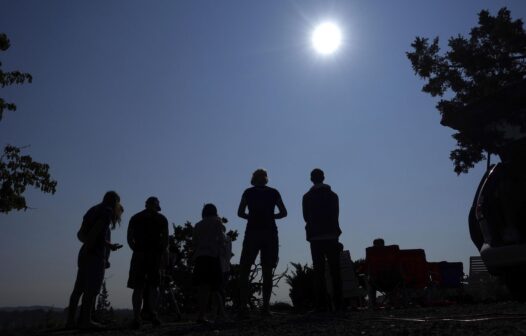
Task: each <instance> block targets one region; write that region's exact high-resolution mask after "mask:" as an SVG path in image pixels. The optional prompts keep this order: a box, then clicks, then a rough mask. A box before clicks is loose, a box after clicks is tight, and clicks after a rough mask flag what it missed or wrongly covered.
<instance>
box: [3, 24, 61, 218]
mask: <svg viewBox="0 0 526 336" xmlns="http://www.w3.org/2000/svg"><path fill="white" fill-rule="evenodd" d="M9 47H10V42H9V39H8V38H7V35H6V34H3V33H0V51H6V50H7V49H9ZM32 80H33V78H32V77H31V75H30V74H28V73H23V72H20V71H10V72H4V71H3V70H2V63H1V62H0V84H1V85H2V87H6V86H9V85H14V84H24V83H25V82H27V83H31V82H32ZM4 111H16V105H15V104H14V103H9V102H6V101H5V100H4V99H3V98H0V120H2V117H3V113H4ZM22 149H24V148H18V147H15V146H11V145H7V146H6V147H5V148H4V152H3V154H2V155H1V156H0V212H4V213H8V212H10V211H12V210H26V209H27V208H28V206H27V203H26V199H25V197H24V192H25V190H26V187H27V186H33V187H36V188H38V189H40V190H41V191H42V192H44V193H51V194H54V193H55V191H56V187H57V182H56V181H54V180H52V179H51V176H50V174H49V165H47V164H45V163H39V162H36V161H33V159H32V158H31V156H29V155H22Z"/></svg>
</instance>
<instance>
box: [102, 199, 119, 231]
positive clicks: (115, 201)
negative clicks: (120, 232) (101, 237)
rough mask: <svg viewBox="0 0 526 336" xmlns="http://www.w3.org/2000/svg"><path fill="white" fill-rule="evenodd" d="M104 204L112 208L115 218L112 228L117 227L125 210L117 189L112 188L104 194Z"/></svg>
mask: <svg viewBox="0 0 526 336" xmlns="http://www.w3.org/2000/svg"><path fill="white" fill-rule="evenodd" d="M102 204H104V206H106V207H108V208H110V209H112V211H113V218H112V223H111V224H112V225H111V228H112V229H115V225H116V224H117V223H119V224H120V222H121V216H122V213H123V212H124V207H123V206H122V205H121V197H120V196H119V194H117V192H116V191H113V190H110V191H108V192H106V193H105V194H104V197H103V198H102Z"/></svg>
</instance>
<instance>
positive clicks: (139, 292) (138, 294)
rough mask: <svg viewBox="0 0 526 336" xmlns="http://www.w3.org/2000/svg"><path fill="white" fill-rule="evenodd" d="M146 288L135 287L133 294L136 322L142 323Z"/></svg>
mask: <svg viewBox="0 0 526 336" xmlns="http://www.w3.org/2000/svg"><path fill="white" fill-rule="evenodd" d="M143 294H144V290H143V288H142V287H139V286H136V287H135V288H134V289H133V294H132V307H133V318H134V320H135V322H136V323H138V324H140V322H141V309H142V301H143Z"/></svg>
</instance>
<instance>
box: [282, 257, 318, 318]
mask: <svg viewBox="0 0 526 336" xmlns="http://www.w3.org/2000/svg"><path fill="white" fill-rule="evenodd" d="M291 265H292V267H294V269H293V270H292V274H290V275H286V276H285V279H286V282H287V284H288V285H289V286H290V290H289V297H290V299H291V301H292V305H293V306H294V309H296V310H298V311H307V310H310V309H312V308H314V304H315V294H314V293H316V288H315V279H314V277H315V276H314V270H313V269H312V267H310V266H309V265H307V264H305V265H302V264H300V263H291Z"/></svg>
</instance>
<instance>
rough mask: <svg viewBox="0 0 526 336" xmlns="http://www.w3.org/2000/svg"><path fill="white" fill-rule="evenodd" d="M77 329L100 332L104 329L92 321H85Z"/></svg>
mask: <svg viewBox="0 0 526 336" xmlns="http://www.w3.org/2000/svg"><path fill="white" fill-rule="evenodd" d="M79 329H82V330H102V329H104V326H103V325H102V324H100V323H97V322H93V321H87V322H81V323H79Z"/></svg>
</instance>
